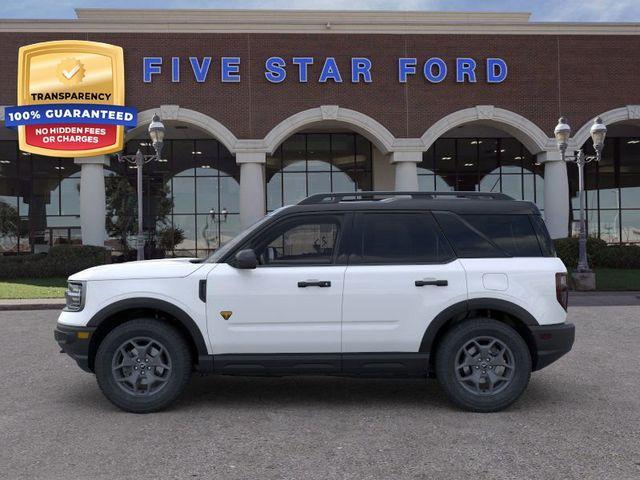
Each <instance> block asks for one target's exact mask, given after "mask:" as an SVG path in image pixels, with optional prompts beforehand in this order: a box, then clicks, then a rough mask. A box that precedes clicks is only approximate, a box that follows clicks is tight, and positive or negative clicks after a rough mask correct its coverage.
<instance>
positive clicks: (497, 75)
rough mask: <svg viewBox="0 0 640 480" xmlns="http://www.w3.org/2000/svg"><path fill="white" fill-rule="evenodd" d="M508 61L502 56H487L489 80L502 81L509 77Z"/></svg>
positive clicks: (491, 81) (489, 81)
mask: <svg viewBox="0 0 640 480" xmlns="http://www.w3.org/2000/svg"><path fill="white" fill-rule="evenodd" d="M507 71H508V69H507V62H505V61H504V60H503V59H501V58H487V82H488V83H502V82H504V81H505V79H506V78H507Z"/></svg>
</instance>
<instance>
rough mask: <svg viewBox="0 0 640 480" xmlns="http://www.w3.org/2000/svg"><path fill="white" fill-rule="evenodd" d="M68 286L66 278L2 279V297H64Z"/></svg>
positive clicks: (0, 285) (0, 284)
mask: <svg viewBox="0 0 640 480" xmlns="http://www.w3.org/2000/svg"><path fill="white" fill-rule="evenodd" d="M66 288H67V279H66V278H18V279H14V280H0V299H10V298H11V299H14V298H24V299H27V298H64V291H65V290H66Z"/></svg>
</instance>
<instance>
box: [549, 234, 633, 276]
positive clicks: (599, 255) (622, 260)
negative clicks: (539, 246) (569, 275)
mask: <svg viewBox="0 0 640 480" xmlns="http://www.w3.org/2000/svg"><path fill="white" fill-rule="evenodd" d="M555 245H556V252H557V254H558V257H560V259H561V260H562V261H563V262H564V264H565V265H566V266H567V268H568V269H569V270H573V269H575V268H576V266H577V265H578V239H577V238H562V239H559V240H556V241H555ZM587 260H588V261H589V266H590V267H592V268H640V246H636V245H607V242H605V241H604V240H600V239H599V238H593V237H589V238H587Z"/></svg>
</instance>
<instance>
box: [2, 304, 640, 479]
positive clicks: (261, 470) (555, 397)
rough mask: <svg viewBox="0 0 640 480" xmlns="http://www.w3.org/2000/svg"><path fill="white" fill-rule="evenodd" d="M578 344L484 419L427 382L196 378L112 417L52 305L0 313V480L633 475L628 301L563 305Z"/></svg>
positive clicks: (636, 459) (639, 320) (637, 403)
mask: <svg viewBox="0 0 640 480" xmlns="http://www.w3.org/2000/svg"><path fill="white" fill-rule="evenodd" d="M569 314H570V320H571V321H573V322H574V323H575V324H576V327H577V331H576V336H577V338H576V344H575V346H574V350H573V351H572V352H571V353H570V354H569V355H568V356H566V357H564V358H563V359H561V360H560V361H558V362H557V363H555V364H553V365H551V366H549V367H548V368H546V369H544V370H542V371H540V372H537V373H534V374H533V376H532V379H531V383H530V384H529V387H528V389H527V391H526V392H525V394H524V396H523V397H522V398H521V399H520V400H519V401H518V402H517V403H516V404H515V405H513V406H512V407H511V408H510V409H508V410H507V411H504V412H500V413H494V414H472V413H466V412H462V411H459V410H456V409H455V408H454V407H452V406H451V405H450V404H449V403H448V402H447V400H446V399H445V398H444V396H443V394H442V393H441V392H440V390H439V388H438V385H437V382H436V381H434V380H428V381H425V380H363V379H343V378H320V377H300V378H275V379H268V378H234V377H226V378H225V377H194V378H193V380H192V382H191V384H190V386H189V388H188V390H187V391H186V393H185V395H184V396H183V397H182V398H181V400H180V401H178V402H177V403H176V404H175V406H174V407H173V408H172V409H170V410H168V411H165V412H161V413H156V414H150V415H134V414H128V413H124V412H121V411H119V410H117V409H116V408H115V407H113V406H112V405H111V404H110V403H109V402H108V401H107V400H106V399H105V398H103V396H102V395H101V393H100V391H99V389H98V387H97V385H96V382H95V379H94V377H93V376H92V375H90V374H87V373H84V372H82V371H81V370H80V369H79V368H78V367H77V366H76V365H75V363H74V362H73V361H72V360H71V359H70V358H68V357H67V356H66V355H62V354H60V353H58V347H57V345H56V344H55V342H54V341H53V334H52V330H53V327H54V324H55V319H56V316H57V312H55V311H16V312H0V478H2V479H23V478H24V479H47V480H52V479H103V478H104V479H115V478H127V479H129V478H135V479H138V480H139V479H169V478H180V479H182V478H187V479H189V478H196V479H197V478H214V479H224V480H232V479H305V480H306V479H323V480H328V479H358V480H361V479H374V478H375V479H385V480H387V479H422V480H426V479H448V478H455V479H458V478H482V479H490V478H496V479H510V478H518V479H556V478H557V479H570V478H580V479H585V478H587V479H591V478H594V479H616V480H620V479H638V478H640V375H639V374H640V307H637V306H616V307H573V308H570V311H569Z"/></svg>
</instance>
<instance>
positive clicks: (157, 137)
mask: <svg viewBox="0 0 640 480" xmlns="http://www.w3.org/2000/svg"><path fill="white" fill-rule="evenodd" d="M164 134H165V128H164V124H163V123H162V122H161V121H160V117H159V116H158V114H155V115H154V116H153V118H152V119H151V124H150V125H149V137H150V138H151V142H152V143H151V144H152V145H153V149H154V151H155V153H154V154H153V155H143V154H142V152H141V151H140V149H139V148H138V151H137V152H136V154H135V155H122V154H120V153H118V161H119V162H128V163H131V164H132V165H135V168H136V170H137V190H138V192H137V193H138V235H137V236H136V250H137V252H138V254H137V260H144V234H143V232H142V215H143V211H142V210H143V209H142V166H143V165H144V164H145V163H149V162H150V161H152V160H160V159H161V158H162V157H161V156H160V153H161V152H162V145H163V143H164Z"/></svg>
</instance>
